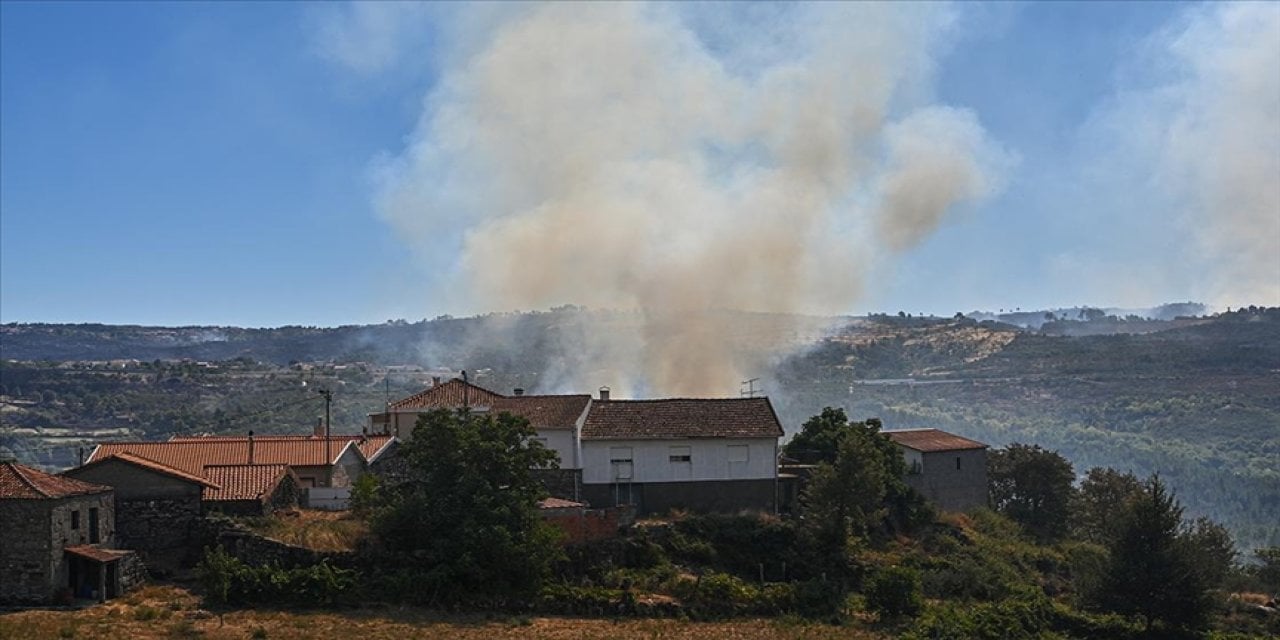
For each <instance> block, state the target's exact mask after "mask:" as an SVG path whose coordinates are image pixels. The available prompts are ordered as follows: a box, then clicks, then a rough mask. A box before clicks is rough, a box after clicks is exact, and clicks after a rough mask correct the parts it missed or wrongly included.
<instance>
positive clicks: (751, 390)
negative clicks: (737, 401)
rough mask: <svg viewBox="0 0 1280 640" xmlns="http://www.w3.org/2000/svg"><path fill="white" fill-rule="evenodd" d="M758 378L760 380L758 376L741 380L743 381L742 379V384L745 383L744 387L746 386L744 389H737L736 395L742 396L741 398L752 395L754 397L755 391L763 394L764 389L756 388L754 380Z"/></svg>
mask: <svg viewBox="0 0 1280 640" xmlns="http://www.w3.org/2000/svg"><path fill="white" fill-rule="evenodd" d="M759 380H760V378H752V379H750V380H743V381H742V384H744V385H746V387H747V388H746V389H743V390H741V391H739V392H738V395H739V396H742V397H743V398H754V397H756V394H757V393H759V394H761V395H763V394H764V389H757V388H756V382H757V381H759Z"/></svg>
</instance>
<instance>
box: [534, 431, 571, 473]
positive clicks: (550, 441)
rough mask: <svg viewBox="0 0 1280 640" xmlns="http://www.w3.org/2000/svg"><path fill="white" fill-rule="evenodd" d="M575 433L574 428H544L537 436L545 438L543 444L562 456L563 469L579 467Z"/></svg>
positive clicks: (561, 464) (561, 466)
mask: <svg viewBox="0 0 1280 640" xmlns="http://www.w3.org/2000/svg"><path fill="white" fill-rule="evenodd" d="M573 433H574V432H573V430H572V429H543V430H542V431H539V432H538V436H537V437H538V438H543V439H544V442H543V443H542V445H543V446H545V447H546V448H548V449H550V450H552V451H554V452H556V455H557V456H560V468H561V469H577V468H578V455H577V453H578V451H577V447H578V443H577V442H575V438H574V437H573Z"/></svg>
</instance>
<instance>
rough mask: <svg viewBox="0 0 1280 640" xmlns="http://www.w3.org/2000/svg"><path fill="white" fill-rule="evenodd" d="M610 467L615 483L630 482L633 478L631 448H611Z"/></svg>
mask: <svg viewBox="0 0 1280 640" xmlns="http://www.w3.org/2000/svg"><path fill="white" fill-rule="evenodd" d="M609 466H610V468H612V470H613V481H614V482H617V481H619V480H627V481H630V480H631V478H632V464H631V447H609Z"/></svg>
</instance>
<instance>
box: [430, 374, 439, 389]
mask: <svg viewBox="0 0 1280 640" xmlns="http://www.w3.org/2000/svg"><path fill="white" fill-rule="evenodd" d="M431 386H433V387H438V386H440V376H431Z"/></svg>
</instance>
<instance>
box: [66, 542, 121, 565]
mask: <svg viewBox="0 0 1280 640" xmlns="http://www.w3.org/2000/svg"><path fill="white" fill-rule="evenodd" d="M62 550H63V551H66V552H67V553H69V554H71V555H73V556H80V557H81V558H88V559H90V560H93V561H94V562H114V561H116V560H119V559H120V558H123V557H125V556H127V555H129V554H132V553H133V552H132V551H126V550H124V549H103V548H102V547H95V546H93V545H91V544H78V545H75V546H74V547H63V548H62Z"/></svg>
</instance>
